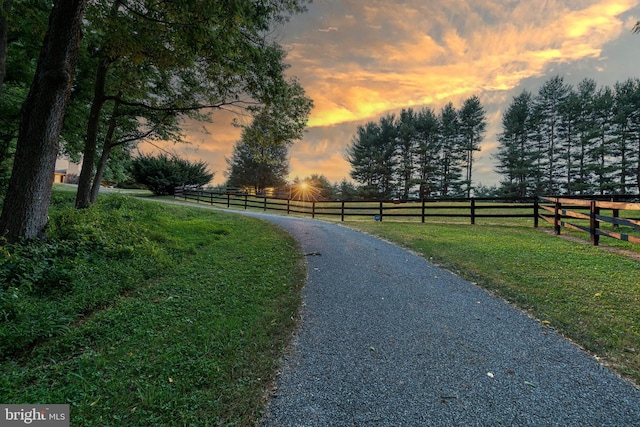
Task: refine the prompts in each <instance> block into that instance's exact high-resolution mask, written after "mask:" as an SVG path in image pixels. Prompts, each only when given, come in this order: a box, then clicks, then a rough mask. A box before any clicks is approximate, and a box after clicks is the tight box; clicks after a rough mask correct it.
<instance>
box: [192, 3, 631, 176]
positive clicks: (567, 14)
mask: <svg viewBox="0 0 640 427" xmlns="http://www.w3.org/2000/svg"><path fill="white" fill-rule="evenodd" d="M639 4H640V0H575V1H572V2H565V1H561V0H531V1H524V0H522V1H511V2H504V1H497V0H446V1H445V0H438V1H429V2H427V1H424V0H408V1H402V2H398V1H386V2H362V1H360V0H341V1H339V2H338V1H330V0H327V1H318V2H313V3H311V4H310V5H309V9H310V11H309V13H306V14H302V15H297V16H294V17H293V18H292V19H291V21H290V22H289V23H288V24H286V25H285V26H284V27H283V28H282V29H280V36H279V37H280V39H281V40H280V42H281V44H282V45H283V46H284V47H285V49H286V50H287V52H288V57H287V62H289V63H290V64H291V69H290V73H291V74H292V75H295V76H297V77H298V78H299V79H300V82H301V84H302V85H303V87H304V88H305V90H306V91H307V94H308V95H309V96H310V97H311V98H312V99H313V100H314V104H315V106H314V109H313V111H312V113H311V117H310V120H309V133H308V134H307V135H305V137H304V139H303V141H301V142H297V143H296V144H295V145H294V147H293V148H292V150H291V152H290V155H291V172H292V174H291V176H296V175H297V176H300V177H303V176H306V175H309V174H311V173H325V175H326V176H327V177H328V178H329V179H330V180H332V181H338V180H339V179H341V177H346V176H348V172H349V165H348V162H346V161H345V160H344V152H345V149H346V147H347V145H348V143H349V141H350V139H351V137H352V135H353V134H354V133H355V128H356V126H357V125H358V124H360V123H364V122H366V121H368V120H374V121H375V120H378V119H379V117H380V116H381V115H383V114H385V113H387V112H390V111H398V110H399V109H401V108H405V107H415V108H420V107H422V106H430V107H432V108H434V109H436V110H438V109H439V108H440V107H441V106H442V105H443V104H445V103H446V102H449V101H452V102H454V104H456V105H458V104H459V102H460V101H461V100H462V99H464V98H465V97H468V96H471V95H474V94H478V95H480V96H481V99H482V101H483V104H485V103H486V104H488V103H492V105H494V106H496V105H500V104H503V103H505V102H509V101H510V95H507V94H509V93H510V91H512V90H513V89H514V88H517V87H518V86H519V85H520V84H522V82H525V81H527V79H531V78H534V77H539V76H544V75H545V73H547V72H548V70H549V69H550V67H553V66H554V65H557V64H569V63H573V62H574V61H580V60H583V59H585V58H602V57H603V56H604V55H603V49H605V48H606V46H607V45H608V44H611V42H614V41H615V40H617V39H619V38H620V37H621V36H622V35H623V34H624V32H629V31H630V28H631V27H633V24H635V22H636V21H637V19H640V18H639V17H637V15H638V14H640V11H638V10H637V7H638V5H639ZM634 8H636V9H634ZM634 10H635V14H636V16H629V15H630V14H631V13H633V11H634ZM608 66H609V65H608V64H605V63H603V62H601V63H600V64H599V65H597V67H598V68H599V69H600V70H604V69H608V68H607V67H608ZM493 111H494V112H492V115H491V117H489V119H490V121H491V123H490V129H491V130H490V131H488V132H487V138H486V140H485V143H484V144H483V151H482V152H481V153H480V156H481V158H482V160H481V162H480V163H478V170H479V171H480V173H481V174H485V175H486V176H488V175H490V171H491V170H492V166H491V161H492V160H491V154H492V152H495V149H496V148H497V142H496V141H495V139H496V138H495V135H496V133H497V132H499V129H500V116H501V114H500V111H499V108H498V107H494V110H493ZM230 120H231V118H230V117H227V116H224V117H222V116H221V117H220V118H219V119H216V121H215V123H214V124H213V125H207V128H208V129H209V135H203V134H201V133H198V132H196V131H195V130H194V131H189V132H190V133H189V135H190V139H191V140H192V141H193V142H194V143H193V144H192V146H191V147H190V148H189V149H188V150H186V151H185V152H186V153H187V155H189V156H193V157H196V156H202V157H203V158H205V160H207V161H208V162H209V163H210V165H211V169H212V170H216V171H218V173H217V175H216V182H222V181H224V176H223V171H224V170H225V169H226V163H225V162H224V157H225V156H229V155H230V154H231V150H232V147H233V144H234V143H235V141H237V140H238V138H239V131H238V130H237V129H235V128H233V127H230V126H228V123H229V122H230ZM481 180H482V181H483V182H486V179H484V178H482V179H481Z"/></svg>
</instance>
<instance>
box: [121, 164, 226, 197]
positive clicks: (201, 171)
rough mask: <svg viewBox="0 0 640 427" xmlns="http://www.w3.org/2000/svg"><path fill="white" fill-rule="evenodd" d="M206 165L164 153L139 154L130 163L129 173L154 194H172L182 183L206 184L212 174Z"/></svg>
mask: <svg viewBox="0 0 640 427" xmlns="http://www.w3.org/2000/svg"><path fill="white" fill-rule="evenodd" d="M207 166H208V165H207V163H205V162H190V161H188V160H185V159H180V158H178V157H171V158H170V157H168V156H167V155H165V154H160V155H158V156H157V157H153V156H150V155H149V156H145V155H139V156H138V157H136V158H135V159H133V162H132V163H131V175H132V176H133V178H134V179H135V180H136V182H138V183H139V184H144V185H146V186H147V187H148V188H149V190H151V191H152V192H153V194H155V195H158V196H161V195H167V194H171V195H172V194H174V193H175V188H176V187H179V186H182V185H195V186H202V185H205V184H208V183H209V182H210V181H211V179H212V178H213V175H214V174H212V173H210V172H208V171H207Z"/></svg>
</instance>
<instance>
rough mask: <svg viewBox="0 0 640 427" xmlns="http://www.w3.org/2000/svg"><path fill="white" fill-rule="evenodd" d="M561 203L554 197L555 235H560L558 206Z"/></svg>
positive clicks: (559, 206)
mask: <svg viewBox="0 0 640 427" xmlns="http://www.w3.org/2000/svg"><path fill="white" fill-rule="evenodd" d="M561 207H562V205H561V204H560V202H558V200H557V199H556V204H555V210H554V215H553V229H554V231H555V233H556V236H558V235H560V208H561Z"/></svg>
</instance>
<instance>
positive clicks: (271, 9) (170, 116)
mask: <svg viewBox="0 0 640 427" xmlns="http://www.w3.org/2000/svg"><path fill="white" fill-rule="evenodd" d="M69 1H73V0H69ZM58 3H59V2H58ZM58 3H56V2H54V3H53V4H52V2H47V1H40V0H28V1H27V0H7V1H5V2H3V6H4V7H5V9H6V8H9V7H10V8H11V13H10V14H7V15H5V14H4V13H3V14H0V71H2V72H3V71H4V67H2V64H3V62H4V61H5V60H6V63H7V68H6V70H7V74H6V76H5V75H4V73H0V77H2V78H0V90H1V92H0V94H1V96H2V98H1V99H2V103H1V104H0V164H1V165H2V168H0V190H2V192H3V193H4V192H5V191H6V192H7V196H6V197H5V206H6V207H5V208H4V211H3V214H2V216H1V217H0V224H1V225H0V228H2V230H0V232H2V233H3V234H5V233H6V234H5V235H7V236H11V237H10V238H11V240H17V239H18V238H19V237H28V238H32V237H35V236H36V235H42V233H43V228H44V226H45V225H46V210H47V207H48V201H49V199H50V195H51V188H50V182H49V181H50V176H52V175H53V172H51V173H49V171H48V169H49V168H51V169H53V167H54V166H53V165H54V163H55V158H56V156H57V155H58V154H59V151H64V152H66V153H67V154H69V155H70V156H71V157H72V158H73V159H76V160H77V159H79V158H82V160H83V162H82V170H81V173H80V175H79V178H78V193H77V196H76V207H78V208H86V207H88V206H90V205H91V204H92V203H93V202H95V200H96V198H97V194H98V189H99V187H100V183H101V181H102V178H103V177H105V176H109V175H111V176H110V177H111V178H113V177H115V176H118V175H120V177H121V174H120V173H121V171H122V170H124V168H123V167H122V162H127V161H128V160H129V153H130V151H131V149H132V148H133V147H135V145H136V144H137V143H138V142H139V141H141V140H149V139H150V140H154V139H155V140H172V141H175V142H180V141H182V139H183V132H182V125H183V122H184V120H186V119H190V120H197V121H207V120H211V115H212V114H214V113H215V111H216V110H219V109H225V110H228V111H229V110H230V111H233V112H236V113H243V114H245V115H247V114H248V115H250V116H253V117H255V119H256V120H260V121H262V122H264V121H270V122H271V123H272V126H271V131H272V133H273V134H274V135H276V136H277V138H276V139H271V140H270V141H261V143H265V144H268V145H269V144H273V143H276V144H284V143H286V139H287V138H293V139H296V135H300V134H301V132H302V130H303V129H304V127H305V126H306V123H307V118H308V115H309V111H310V108H311V100H310V99H309V98H307V97H306V95H305V93H304V90H303V89H302V87H301V86H300V84H299V83H298V81H297V80H296V79H295V78H294V77H291V76H288V75H287V72H286V70H287V69H288V65H287V64H286V62H285V58H286V52H285V51H284V49H282V47H281V46H280V45H279V44H278V41H277V39H276V37H275V36H274V31H273V30H274V28H276V27H277V26H278V25H280V24H282V23H283V22H285V21H286V20H287V19H288V18H289V16H291V15H292V14H295V13H299V12H302V11H304V10H305V6H304V5H305V4H306V3H307V0H275V1H268V2H254V1H249V0H241V1H234V2H223V1H219V0H206V1H200V0H197V1H195V0H193V1H192V0H180V1H174V0H171V1H162V2H156V1H146V0H143V1H137V0H135V1H129V0H115V1H113V0H99V1H90V2H86V1H82V0H77V5H78V6H79V7H78V13H77V14H76V15H78V16H79V19H75V21H74V22H78V23H79V25H80V24H81V25H82V28H77V29H76V28H75V27H73V28H74V29H73V34H64V31H65V30H67V29H68V28H67V27H69V26H68V25H67V26H64V25H63V26H62V31H59V32H60V33H61V34H56V33H55V32H52V31H51V27H49V28H48V26H47V25H48V23H52V22H56V21H54V20H50V19H49V15H50V14H51V16H54V14H53V13H52V11H55V10H56V8H53V5H58ZM60 4H61V3H60ZM65 4H66V3H65ZM73 4H74V5H76V3H73ZM85 4H86V10H85V9H84V5H85ZM83 11H84V14H83ZM65 16H66V15H64V14H63V18H64V17H65ZM78 16H76V17H75V18H78ZM5 18H6V19H5ZM5 24H6V25H5ZM79 25H78V26H79ZM4 28H6V29H7V32H6V34H7V37H3V36H2V35H3V34H4V31H3V29H4ZM47 31H48V34H49V39H54V36H57V38H55V39H56V40H63V41H64V40H67V39H68V40H71V39H73V40H77V39H79V36H80V34H83V35H84V37H83V38H82V43H81V44H80V49H79V58H78V60H77V61H75V60H74V61H68V62H69V67H70V68H69V70H66V71H65V73H63V74H64V75H66V76H69V77H71V76H73V75H74V72H75V79H74V80H73V87H72V89H73V90H72V91H71V94H72V96H71V100H70V103H69V104H68V105H67V103H66V102H65V103H64V104H65V105H64V108H62V107H59V108H55V109H51V111H52V112H55V113H56V114H58V115H59V117H60V120H57V121H55V123H56V127H55V128H49V127H50V126H51V124H52V123H54V121H52V120H31V121H25V120H22V123H29V124H33V125H34V126H36V127H37V128H38V131H41V132H40V133H41V134H42V135H48V136H49V137H50V138H49V139H50V141H47V143H46V144H45V143H44V141H40V139H42V138H39V137H38V138H36V137H30V138H23V139H20V138H21V137H20V135H21V133H22V131H20V132H19V123H20V122H21V117H20V114H21V113H20V106H21V105H22V104H23V102H24V100H25V98H26V97H27V94H28V93H29V88H30V87H32V88H33V87H36V86H37V87H41V88H45V89H47V88H48V87H49V86H51V85H50V84H44V85H42V84H41V85H39V86H38V85H32V82H37V81H39V80H38V79H39V78H42V77H47V76H49V77H50V76H52V75H55V73H39V72H38V71H37V70H36V62H37V61H36V60H37V58H38V57H40V58H44V57H47V56H46V55H44V54H45V53H47V52H45V50H46V46H47V44H46V43H43V41H46V40H47V39H45V38H44V36H45V33H47ZM72 35H73V36H74V37H71V36H72ZM76 36H77V37H76ZM67 47H68V46H67ZM5 48H6V49H5ZM59 50H60V52H66V50H65V49H64V46H62V47H61V48H60V49H59ZM74 51H77V49H76V50H74ZM41 53H42V55H41ZM58 53H59V52H58ZM58 56H60V55H58ZM53 57H54V58H55V57H57V56H56V54H54V55H53ZM76 65H77V66H76ZM71 68H73V69H71ZM47 78H48V77H47ZM69 83H71V81H69ZM68 86H69V88H71V84H69V85H68ZM55 99H57V98H55ZM65 100H66V97H65ZM49 104H50V103H49V102H39V103H35V104H34V105H40V106H42V105H49ZM67 106H68V108H67ZM65 111H66V113H67V114H66V115H65V114H64V113H65ZM63 116H64V118H65V121H64V123H63V124H62V117H63ZM243 127H244V126H243ZM40 128H41V129H40ZM247 128H248V127H247ZM61 129H62V130H61ZM60 134H61V135H60ZM59 136H61V138H60V139H58V137H59ZM21 140H24V141H27V140H28V141H31V145H28V144H27V143H26V142H23V143H19V142H18V141H21ZM59 142H60V143H59ZM20 147H23V148H22V150H23V151H25V152H26V151H29V152H28V154H25V155H23V156H22V157H23V158H24V160H21V161H20V162H19V163H17V164H19V165H20V168H15V169H14V170H13V171H12V173H13V175H16V177H15V178H12V180H11V182H12V183H13V184H11V185H10V186H9V187H10V188H9V189H8V190H5V189H4V187H5V186H6V185H7V180H8V178H9V173H10V169H11V168H10V165H11V164H12V163H13V156H14V153H15V152H21V151H20V149H21V148H20ZM25 147H29V148H28V149H27V148H25ZM45 148H46V150H45ZM45 165H46V166H47V170H44V166H45ZM34 169H35V172H38V173H35V172H34ZM31 181H33V182H32V183H31ZM25 183H31V184H30V187H33V190H30V191H26V192H22V193H21V192H20V191H21V189H20V188H19V187H20V185H22V186H23V187H24V186H25ZM23 193H24V194H28V195H30V196H31V195H33V196H32V199H33V200H38V201H39V202H38V203H36V202H34V201H33V200H31V199H29V200H27V201H24V200H22V199H21V198H20V197H19V196H20V195H22V194H23ZM23 198H24V197H23ZM34 205H37V206H34ZM36 208H37V209H36ZM34 212H37V213H38V215H37V218H33V216H34ZM43 212H45V214H44V215H43ZM10 213H11V214H10ZM9 219H11V221H9ZM21 224H32V225H30V226H29V231H25V230H22V229H20V225H21Z"/></svg>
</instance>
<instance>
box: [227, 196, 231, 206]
mask: <svg viewBox="0 0 640 427" xmlns="http://www.w3.org/2000/svg"><path fill="white" fill-rule="evenodd" d="M227 207H228V208H229V207H231V193H227Z"/></svg>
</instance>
